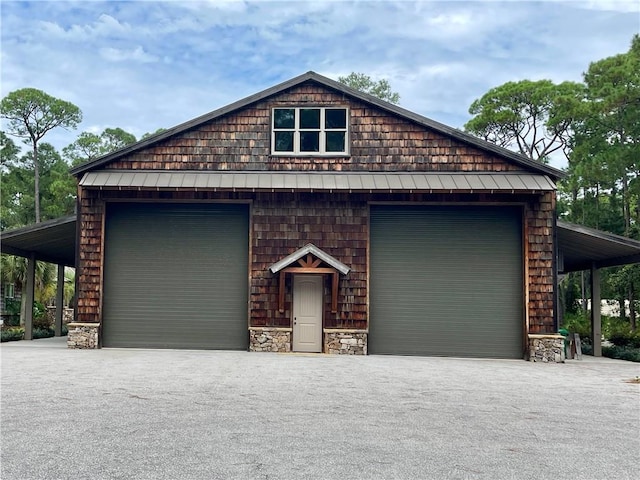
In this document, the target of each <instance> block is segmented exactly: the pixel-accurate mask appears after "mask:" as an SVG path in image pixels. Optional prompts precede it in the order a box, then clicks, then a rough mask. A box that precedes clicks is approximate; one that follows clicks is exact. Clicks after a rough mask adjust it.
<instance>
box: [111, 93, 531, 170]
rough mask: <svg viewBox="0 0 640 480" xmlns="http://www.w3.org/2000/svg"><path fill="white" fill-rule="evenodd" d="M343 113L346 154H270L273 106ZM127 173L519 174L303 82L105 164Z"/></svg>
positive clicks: (494, 159)
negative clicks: (348, 148) (346, 122)
mask: <svg viewBox="0 0 640 480" xmlns="http://www.w3.org/2000/svg"><path fill="white" fill-rule="evenodd" d="M290 105H309V106H344V107H348V108H349V119H350V133H349V135H350V143H351V152H350V155H349V156H345V155H336V156H330V157H329V156H324V157H313V156H303V157H300V156H298V157H286V156H281V155H278V156H271V155H270V151H271V144H270V137H271V127H270V119H271V109H272V108H273V107H278V106H281V107H282V106H290ZM107 168H109V169H115V170H119V169H126V170H128V169H134V170H257V171H264V170H297V171H308V170H311V171H345V172H346V171H370V172H383V171H398V172H400V171H409V172H412V171H415V172H418V171H424V172H429V171H440V172H454V171H458V172H460V171H462V172H470V171H485V172H504V171H522V168H518V167H516V166H515V165H513V164H511V163H509V162H507V161H505V160H504V159H501V158H499V157H498V156H493V155H488V154H487V153H486V152H482V151H480V150H479V149H476V148H474V147H471V146H467V145H463V144H461V143H459V142H456V141H454V140H452V139H450V138H447V137H445V136H444V135H442V134H440V133H438V132H436V131H433V130H428V129H425V127H423V126H420V125H416V124H415V123H412V122H410V121H408V120H404V119H401V118H397V117H393V116H390V115H389V114H388V113H386V112H383V111H381V110H379V109H376V108H372V107H371V106H368V105H365V104H363V103H361V102H353V103H349V101H348V99H347V98H345V97H344V96H343V95H338V94H336V93H328V92H327V91H326V89H322V88H321V87H319V86H314V85H303V86H300V87H298V88H294V89H292V90H291V91H290V92H287V93H285V94H283V95H282V96H278V97H277V98H274V99H269V100H265V101H263V102H260V103H258V104H256V105H254V106H251V107H248V108H245V109H243V110H241V111H239V112H236V113H234V114H230V115H228V116H225V117H222V118H219V119H217V120H214V121H211V122H209V123H207V124H205V125H202V126H200V127H199V128H198V129H196V130H192V131H188V132H184V133H182V134H179V135H177V136H176V137H173V138H170V139H167V140H165V141H163V142H162V143H161V144H158V145H156V146H153V147H150V148H148V149H145V150H142V151H140V152H136V153H135V154H133V155H131V156H130V157H127V158H125V159H122V160H119V161H116V162H114V163H112V164H110V165H109V166H108V167H107Z"/></svg>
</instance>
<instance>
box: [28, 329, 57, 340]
mask: <svg viewBox="0 0 640 480" xmlns="http://www.w3.org/2000/svg"><path fill="white" fill-rule="evenodd" d="M54 335H55V331H54V330H53V329H51V328H34V329H33V338H34V339H36V338H49V337H53V336H54Z"/></svg>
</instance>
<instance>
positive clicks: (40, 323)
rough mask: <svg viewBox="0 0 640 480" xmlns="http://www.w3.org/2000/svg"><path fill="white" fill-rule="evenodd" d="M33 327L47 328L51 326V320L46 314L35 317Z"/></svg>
mask: <svg viewBox="0 0 640 480" xmlns="http://www.w3.org/2000/svg"><path fill="white" fill-rule="evenodd" d="M33 328H39V329H40V330H47V329H50V328H51V322H50V321H49V319H48V318H47V316H46V315H42V316H40V317H36V316H34V317H33Z"/></svg>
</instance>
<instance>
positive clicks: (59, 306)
mask: <svg viewBox="0 0 640 480" xmlns="http://www.w3.org/2000/svg"><path fill="white" fill-rule="evenodd" d="M63 313H64V265H58V285H57V287H56V325H55V336H56V337H60V336H62V315H63Z"/></svg>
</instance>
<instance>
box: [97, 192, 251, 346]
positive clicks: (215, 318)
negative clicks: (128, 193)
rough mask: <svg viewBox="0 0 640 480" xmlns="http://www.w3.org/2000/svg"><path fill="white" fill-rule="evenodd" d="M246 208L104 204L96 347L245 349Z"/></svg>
mask: <svg viewBox="0 0 640 480" xmlns="http://www.w3.org/2000/svg"><path fill="white" fill-rule="evenodd" d="M248 217H249V213H248V207H247V206H246V205H232V204H143V203H138V204H130V203H113V204H109V205H108V209H107V222H106V236H105V271H104V304H103V305H104V306H103V308H104V314H103V344H104V346H106V347H151V348H197V349H200V348H202V349H245V348H247V336H248V334H247V283H248V273H247V272H248V263H247V262H248V243H249V231H248V229H249V219H248Z"/></svg>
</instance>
